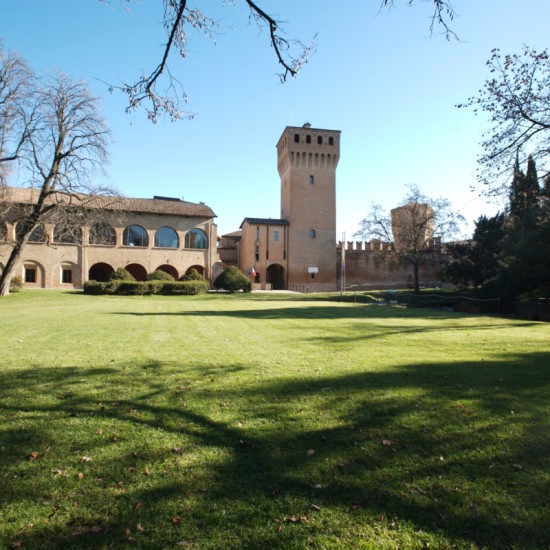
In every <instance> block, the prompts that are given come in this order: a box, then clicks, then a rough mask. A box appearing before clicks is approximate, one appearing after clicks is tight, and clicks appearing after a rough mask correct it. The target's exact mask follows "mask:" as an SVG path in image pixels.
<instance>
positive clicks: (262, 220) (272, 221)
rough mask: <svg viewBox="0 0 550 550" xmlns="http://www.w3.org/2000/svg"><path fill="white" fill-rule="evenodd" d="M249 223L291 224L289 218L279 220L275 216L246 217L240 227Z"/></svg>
mask: <svg viewBox="0 0 550 550" xmlns="http://www.w3.org/2000/svg"><path fill="white" fill-rule="evenodd" d="M245 223H248V224H250V225H289V223H288V220H277V219H274V218H245V219H244V220H243V223H241V225H240V227H241V229H242V227H243V225H244V224H245Z"/></svg>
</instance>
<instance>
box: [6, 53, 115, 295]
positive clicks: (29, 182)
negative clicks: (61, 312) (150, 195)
mask: <svg viewBox="0 0 550 550" xmlns="http://www.w3.org/2000/svg"><path fill="white" fill-rule="evenodd" d="M11 58H12V57H11V56H10V55H4V56H2V57H0V59H2V60H9V59H11ZM4 69H5V67H4V66H3V65H2V66H1V67H0V75H2V74H9V71H8V72H6V71H5V70H4ZM32 82H33V83H34V85H35V87H34V88H33V91H32V94H31V97H32V101H24V102H21V103H18V101H17V100H14V101H15V103H17V104H19V105H21V109H22V113H19V111H17V110H16V111H15V113H16V114H15V115H14V116H16V117H21V121H19V120H16V121H15V122H14V121H11V120H10V114H9V113H8V114H7V115H6V118H7V122H6V126H5V128H7V130H6V134H5V135H4V136H3V141H4V142H5V143H7V144H15V145H12V149H11V153H12V154H11V155H10V159H8V156H7V155H6V156H4V162H3V164H7V163H8V160H9V162H11V163H14V162H15V161H17V166H18V173H17V175H18V177H19V180H18V183H19V184H26V186H28V187H30V188H32V189H33V192H34V194H35V198H34V200H32V201H30V203H29V204H28V206H27V207H26V208H22V209H21V208H18V207H17V206H16V205H14V204H13V202H12V201H11V200H6V201H5V202H4V209H3V212H4V215H5V216H6V215H7V216H8V217H9V219H10V221H12V222H15V223H16V224H17V225H16V228H17V231H16V232H15V238H14V239H13V240H12V241H11V242H10V245H11V250H10V253H9V256H8V259H7V261H6V265H5V267H4V270H3V271H2V274H1V275H0V295H6V294H8V293H9V284H10V281H11V278H12V276H13V270H14V268H15V266H16V265H17V262H18V260H19V258H20V255H21V251H22V250H23V248H24V246H25V245H26V243H27V241H28V239H29V236H30V235H31V234H32V233H33V231H35V229H37V227H39V226H40V225H41V222H42V221H43V220H44V219H45V217H46V216H51V215H53V212H54V211H59V212H60V213H63V214H64V215H67V216H68V217H69V219H68V220H67V223H66V225H67V227H70V226H71V225H72V221H74V218H75V217H76V218H77V219H78V218H79V217H80V214H81V213H83V212H84V211H85V209H86V208H85V207H86V204H85V203H86V200H87V198H86V197H88V196H97V195H98V194H106V193H108V194H112V190H111V189H109V188H108V187H103V186H101V185H96V184H94V183H93V182H92V175H94V174H95V173H96V171H97V170H102V168H103V164H104V162H105V161H106V158H107V139H108V135H109V133H108V130H107V127H106V126H105V123H104V122H103V119H102V118H101V116H100V115H99V114H98V105H97V100H96V98H94V97H93V96H91V95H90V93H89V92H88V89H87V88H86V86H85V85H84V84H83V83H81V82H72V81H71V80H69V79H68V78H67V77H65V76H63V75H57V76H50V77H47V78H46V79H43V80H39V79H36V78H34V77H33V80H32ZM1 89H3V87H2V83H1V82H0V90H1ZM4 89H9V87H6V86H4ZM21 89H22V90H23V88H21ZM22 136H24V139H23V137H22ZM20 143H21V145H19V144H20ZM15 152H16V154H15ZM6 159H8V160H6ZM6 191H7V193H8V199H9V191H10V189H7V190H6Z"/></svg>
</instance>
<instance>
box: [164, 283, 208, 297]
mask: <svg viewBox="0 0 550 550" xmlns="http://www.w3.org/2000/svg"><path fill="white" fill-rule="evenodd" d="M160 292H161V293H162V294H168V295H173V294H179V295H186V296H194V295H196V294H204V293H205V292H208V283H207V282H206V281H174V282H173V283H164V284H163V285H162V288H161V290H160Z"/></svg>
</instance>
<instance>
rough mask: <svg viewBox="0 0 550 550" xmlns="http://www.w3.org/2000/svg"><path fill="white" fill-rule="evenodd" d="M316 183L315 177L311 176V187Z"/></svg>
mask: <svg viewBox="0 0 550 550" xmlns="http://www.w3.org/2000/svg"><path fill="white" fill-rule="evenodd" d="M314 183H315V176H309V185H313V184H314Z"/></svg>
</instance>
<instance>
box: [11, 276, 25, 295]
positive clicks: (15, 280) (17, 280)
mask: <svg viewBox="0 0 550 550" xmlns="http://www.w3.org/2000/svg"><path fill="white" fill-rule="evenodd" d="M22 288H23V279H22V278H21V277H20V276H19V275H16V276H15V277H12V279H11V281H10V292H19V291H20V290H21V289H22Z"/></svg>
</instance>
